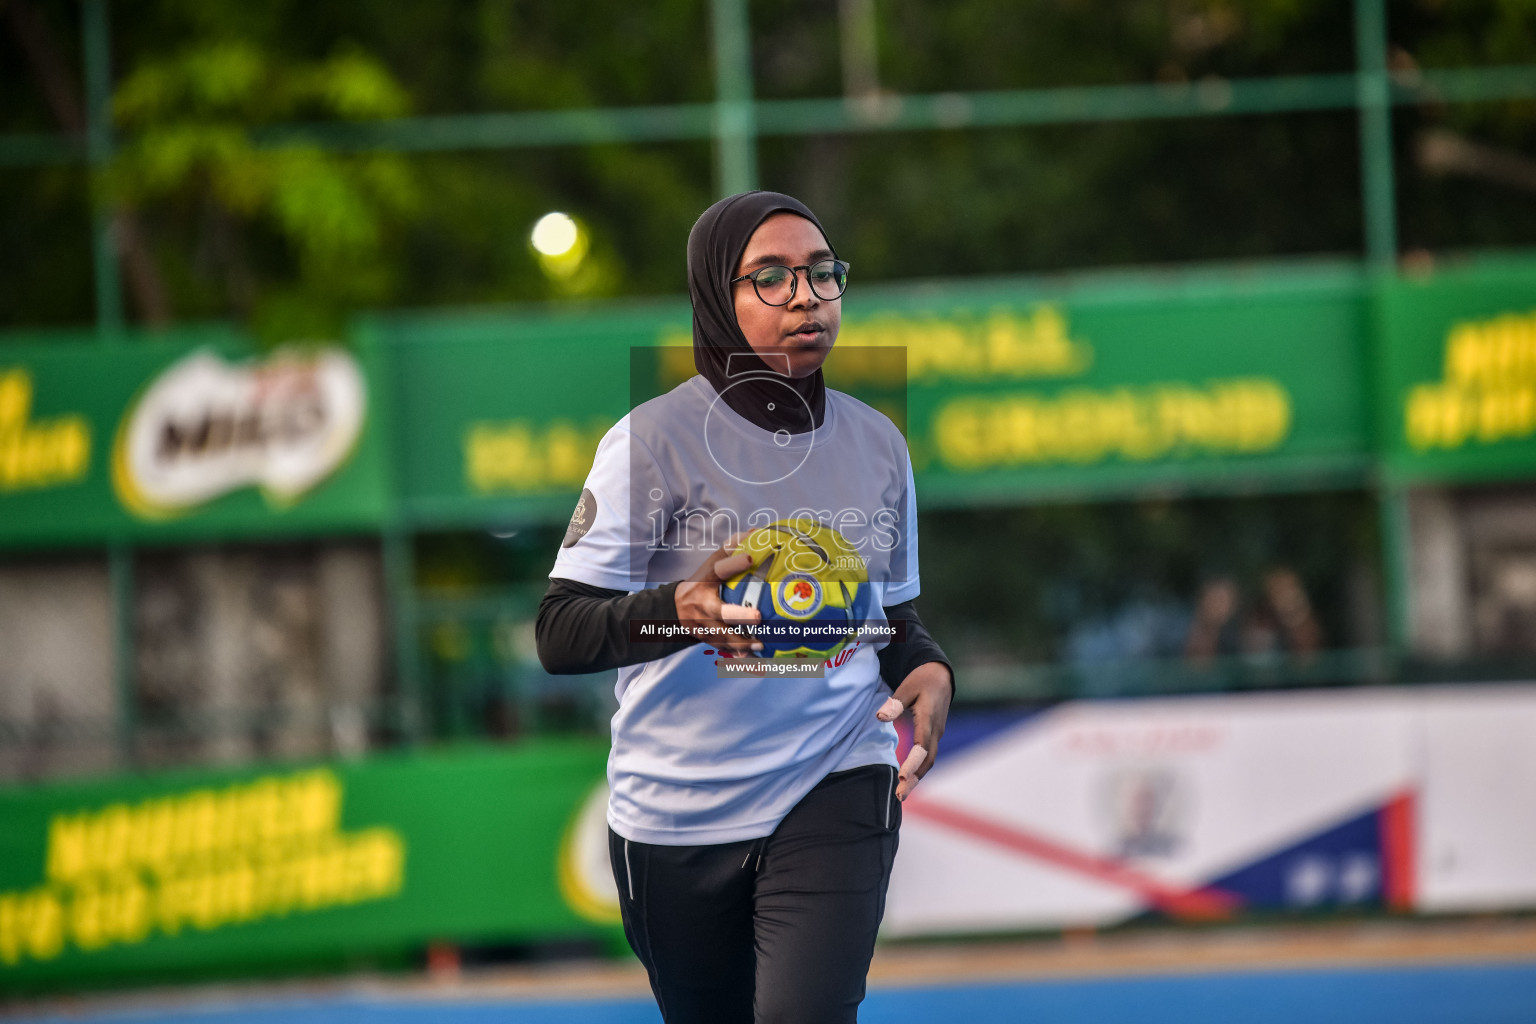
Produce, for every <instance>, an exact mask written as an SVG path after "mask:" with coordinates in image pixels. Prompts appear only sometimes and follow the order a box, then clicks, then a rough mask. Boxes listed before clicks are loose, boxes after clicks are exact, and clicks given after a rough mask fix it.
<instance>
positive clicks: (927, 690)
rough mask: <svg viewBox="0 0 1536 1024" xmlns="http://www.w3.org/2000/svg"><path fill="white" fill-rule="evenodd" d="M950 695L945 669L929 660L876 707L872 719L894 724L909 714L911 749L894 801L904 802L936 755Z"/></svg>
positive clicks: (947, 670) (903, 766) (951, 691)
mask: <svg viewBox="0 0 1536 1024" xmlns="http://www.w3.org/2000/svg"><path fill="white" fill-rule="evenodd" d="M953 693H954V687H953V686H952V685H951V683H950V672H949V666H948V665H945V664H944V663H943V662H942V661H930V662H926V663H925V664H922V665H919V666H917V668H915V669H913V670H912V671H911V672H909V673H907V678H905V679H903V680H902V681H901V685H900V686H898V687H897V688H896V692H895V693H894V694H893V695H892V696H891V698H890V699H889V700H887V701H886V702H885V703H884V704H882V705H881V706H880V710H879V711H877V712H875V717H876V718H878V719H880V721H882V722H894V721H895V720H896V719H898V718H900V717H901V715H902V713H903V712H907V713H910V714H911V715H912V749H911V750H910V751H908V752H907V759H906V760H905V761H903V762H902V765H901V772H900V775H899V776H898V777H897V783H896V798H897V799H898V800H905V799H906V798H907V794H909V793H911V792H912V787H914V786H916V785H917V781H918V780H919V779H921V778H922V777H923V776H924V775H927V774H928V769H930V768H932V767H933V762H934V758H935V757H936V756H937V754H938V752H939V739H940V737H942V736H943V735H944V723H945V721H947V720H948V718H949V699H950V696H951V695H952V694H953Z"/></svg>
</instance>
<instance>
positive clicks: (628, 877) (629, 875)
mask: <svg viewBox="0 0 1536 1024" xmlns="http://www.w3.org/2000/svg"><path fill="white" fill-rule="evenodd" d="M624 880H625V881H626V882H628V883H629V902H631V903H633V902H635V873H634V871H632V870H631V869H630V866H629V840H628V839H626V840H624Z"/></svg>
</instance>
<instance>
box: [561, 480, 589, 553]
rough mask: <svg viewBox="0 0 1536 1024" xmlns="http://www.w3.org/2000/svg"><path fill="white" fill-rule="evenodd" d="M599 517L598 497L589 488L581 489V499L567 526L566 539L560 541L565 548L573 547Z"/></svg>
mask: <svg viewBox="0 0 1536 1024" xmlns="http://www.w3.org/2000/svg"><path fill="white" fill-rule="evenodd" d="M596 519H597V499H596V498H594V497H593V496H592V491H591V490H590V489H589V488H586V487H583V488H582V489H581V499H580V500H579V501H577V502H576V511H574V512H572V513H571V524H570V525H569V526H567V527H566V528H565V540H563V541H561V542H560V546H561V547H563V548H568V547H572V546H574V545H575V543H576V542H577V541H579V540H581V538H583V537H585V536H586V535H587V531H588V530H590V529H592V523H593V521H594V520H596Z"/></svg>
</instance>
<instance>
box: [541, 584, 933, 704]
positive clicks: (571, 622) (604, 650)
mask: <svg viewBox="0 0 1536 1024" xmlns="http://www.w3.org/2000/svg"><path fill="white" fill-rule="evenodd" d="M676 590H677V584H676V583H667V584H664V585H662V586H660V587H655V588H652V589H649V590H641V591H639V592H637V593H633V594H629V593H625V592H624V591H622V590H609V589H607V588H605V587H594V586H592V585H590V584H587V583H578V582H576V581H575V580H567V579H561V578H559V577H556V578H554V579H551V580H550V581H549V590H547V591H546V592H545V593H544V599H543V600H542V601H540V602H539V614H538V618H537V620H536V621H535V623H534V636H535V638H536V640H537V643H538V651H539V661H540V663H541V664H543V666H544V670H545V671H546V672H550V673H553V674H555V675H570V674H577V673H583V672H602V671H605V670H607V669H610V668H620V667H622V666H625V665H638V664H640V663H641V662H645V661H652V660H654V659H656V658H660V657H664V656H666V655H668V654H671V653H673V652H674V651H681V650H685V649H687V648H689V647H692V646H693V645H694V644H695V643H698V642H699V641H697V640H668V641H661V642H637V641H635V640H633V639H632V638H631V637H630V633H629V623H630V621H631V620H634V619H643V620H647V621H654V622H676V621H677V602H676V597H675V596H674V595H675V591H676ZM885 617H886V619H887V620H889V621H895V620H896V619H901V620H903V621H905V622H906V639H905V640H904V641H901V642H896V641H892V642H891V643H888V644H886V646H885V647H884V648H882V649H881V650H880V651H878V652H877V655H878V657H879V659H880V675H881V677H882V678H883V679H884V680H885V681H886V683H887V685H889V686H890V687H891V688H892V689H895V688H896V687H897V686H899V685H900V684H901V681H902V680H903V679H905V678H907V675H908V674H909V673H911V671H912V670H913V669H915V668H917V667H918V666H919V665H924V664H927V663H928V662H931V661H937V662H940V663H942V664H943V665H944V667H945V668H948V669H949V685H950V689H951V693H953V690H954V685H955V670H954V667H953V666H952V665H951V664H950V662H949V658H947V657H946V656H945V654H944V651H943V649H942V648H940V647H939V645H938V643H937V642H936V641H935V640H934V639H933V637H932V636H930V635H929V633H928V630H927V629H926V628H925V627H924V626H923V620H922V619H921V618H919V617H918V614H917V607H916V605H915V604H914V602H912V601H903V602H902V603H901V604H897V605H891V606H889V607H887V608H886V609H885Z"/></svg>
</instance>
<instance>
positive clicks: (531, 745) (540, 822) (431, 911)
mask: <svg viewBox="0 0 1536 1024" xmlns="http://www.w3.org/2000/svg"><path fill="white" fill-rule="evenodd" d="M606 756H607V744H606V743H604V742H602V741H594V740H581V741H553V740H543V741H531V742H526V743H523V744H520V745H518V746H516V747H513V748H504V749H479V750H470V751H461V752H441V753H434V754H420V755H396V756H384V757H378V758H375V759H371V760H364V761H352V762H343V763H335V764H323V765H314V766H304V767H278V766H270V765H269V766H265V767H263V768H259V769H252V770H249V771H244V772H223V773H216V774H215V773H209V774H202V775H188V774H183V775H175V776H164V777H158V778H156V777H139V778H126V777H125V778H121V779H116V780H112V781H110V782H102V783H93V784H76V785H52V786H45V787H36V788H31V789H19V790H18V789H12V790H6V791H3V792H0V991H20V990H24V989H41V988H46V987H49V986H50V985H53V984H56V983H62V982H66V981H67V982H68V983H70V984H71V985H77V984H79V983H82V982H85V981H89V980H92V979H99V980H111V979H114V978H124V977H127V976H130V975H132V976H134V977H136V978H137V979H139V980H143V979H145V978H147V977H153V976H162V975H163V976H170V975H176V974H180V975H187V974H193V973H197V972H200V971H201V972H217V971H227V970H231V969H235V968H241V967H246V968H249V967H259V966H261V965H263V964H266V965H271V966H274V967H276V966H288V967H292V966H295V965H303V964H305V963H309V964H312V965H313V964H316V963H320V962H326V963H330V962H334V961H335V960H336V959H337V958H340V957H356V956H367V955H370V954H373V955H380V954H390V953H395V954H399V953H403V952H406V951H409V950H412V949H419V948H421V947H422V946H424V945H425V944H427V943H429V942H434V941H447V942H460V943H473V942H484V943H490V942H510V941H518V940H538V939H548V938H552V937H576V936H590V937H594V938H600V939H602V938H609V937H611V936H612V935H613V934H614V926H615V924H616V922H617V920H618V913H617V902H616V895H615V893H614V891H613V880H612V875H611V873H610V871H609V868H608V864H607V831H606V825H605V823H604V819H603V811H604V808H605V806H606V796H607V790H606V785H605V782H604V778H603V772H604V764H605V760H606Z"/></svg>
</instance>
